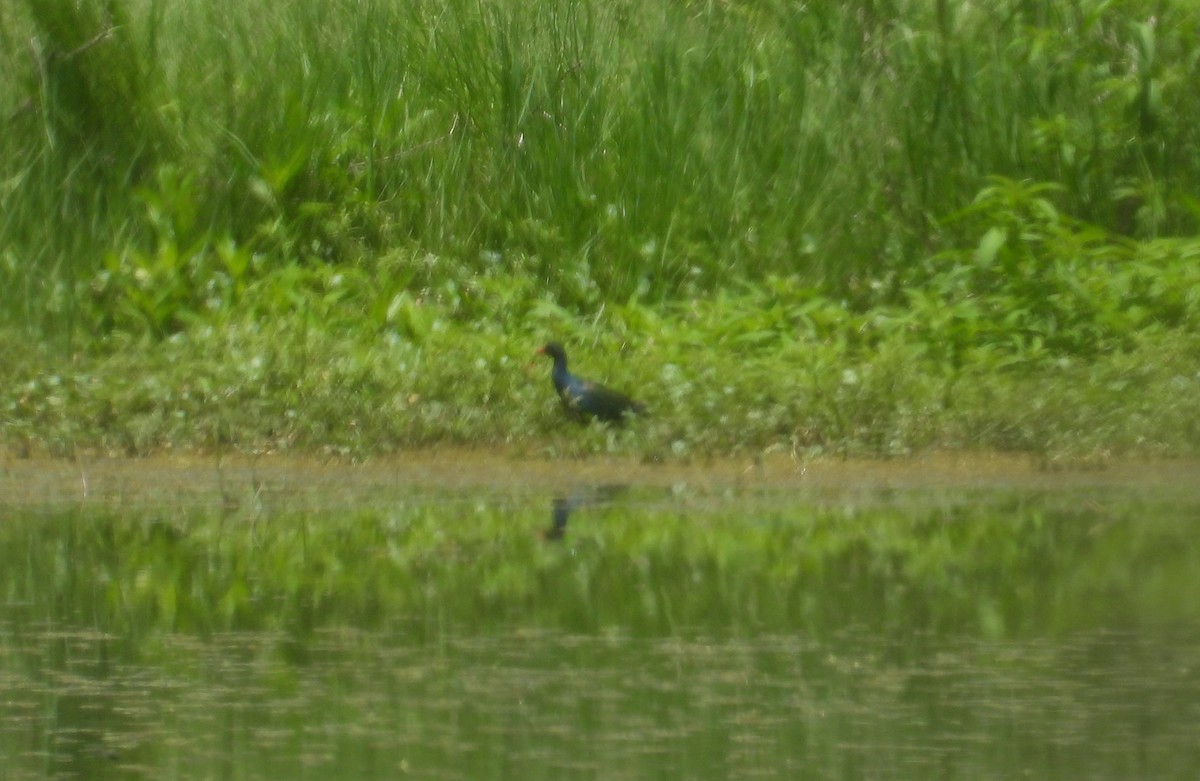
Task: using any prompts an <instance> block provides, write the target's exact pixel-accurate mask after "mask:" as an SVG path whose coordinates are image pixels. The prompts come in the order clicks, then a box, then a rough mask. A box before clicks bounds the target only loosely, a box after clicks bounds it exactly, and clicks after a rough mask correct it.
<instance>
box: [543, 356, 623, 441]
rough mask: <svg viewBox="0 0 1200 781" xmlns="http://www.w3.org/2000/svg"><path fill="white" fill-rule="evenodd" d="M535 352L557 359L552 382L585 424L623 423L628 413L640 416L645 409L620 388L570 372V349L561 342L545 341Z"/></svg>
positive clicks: (571, 412) (567, 407)
mask: <svg viewBox="0 0 1200 781" xmlns="http://www.w3.org/2000/svg"><path fill="white" fill-rule="evenodd" d="M536 354H537V355H548V356H550V357H551V358H553V359H554V368H553V369H551V370H550V381H551V382H553V383H554V391H555V392H556V393H557V394H558V398H559V401H561V402H562V406H563V409H564V410H566V413H567V415H569V416H570V417H572V418H574V419H576V420H578V421H580V422H584V423H586V422H587V421H588V420H591V419H593V418H594V419H596V420H600V421H603V422H605V423H618V424H620V423H623V422H624V421H625V417H626V416H627V415H639V414H642V413H644V412H645V411H646V407H645V405H643V404H642V403H641V402H637V401H634V400H633V399H631V398H629V397H628V396H626V395H625V394H624V393H621V392H620V391H615V390H613V389H612V388H606V387H604V386H603V385H601V384H600V383H598V382H592V381H591V380H585V379H583V378H582V377H577V376H575V375H574V374H571V372H570V371H569V370H568V369H567V351H566V350H564V349H563V346H562V345H561V344H559V343H558V342H546V344H544V345H542V346H541V347H539V348H538V349H537V353H536Z"/></svg>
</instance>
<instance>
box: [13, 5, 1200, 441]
mask: <svg viewBox="0 0 1200 781" xmlns="http://www.w3.org/2000/svg"><path fill="white" fill-rule="evenodd" d="M1197 41H1200V11H1197V10H1196V7H1195V6H1194V4H1192V3H1188V2H1183V1H1182V0H1177V1H1175V2H1153V3H1150V2H1136V1H1133V0H1127V1H1126V2H1120V3H1112V2H1100V1H1099V0H1075V2H1071V3H1066V4H1064V3H1051V2H1036V1H1034V2H1029V1H1028V0H1025V1H1022V2H1018V1H1017V0H1013V1H1012V2H1003V3H992V4H987V5H986V7H985V6H981V5H979V4H971V3H965V2H953V1H951V0H942V2H937V3H932V4H930V3H925V2H916V0H912V1H911V2H910V1H906V0H896V1H895V2H890V3H880V2H864V3H857V4H851V5H845V4H842V5H838V6H836V7H835V6H830V7H829V8H824V7H821V8H817V7H814V5H813V4H807V5H806V4H799V3H791V2H783V0H777V1H776V0H762V1H761V2H741V3H704V2H686V1H679V0H674V1H669V0H657V1H656V2H648V3H632V2H606V3H601V2H593V1H592V0H579V1H577V2H567V1H566V0H563V1H562V2H550V3H534V4H529V3H515V2H511V0H472V1H469V0H451V2H449V3H446V2H431V1H430V0H410V1H409V2H400V3H381V2H379V3H359V2H353V3H351V2H342V3H320V4H312V3H301V2H295V0H256V2H251V3H228V2H218V0H205V1H203V2H195V3H183V2H171V1H170V0H157V1H156V0H127V1H126V2H119V1H118V0H107V1H106V2H104V3H100V2H83V3H76V2H74V1H73V0H37V1H36V2H35V1H34V0H26V2H21V3H19V4H17V5H15V6H13V7H11V8H10V9H7V10H6V11H5V12H4V13H3V14H0V68H3V70H4V72H5V73H8V74H13V76H12V78H8V79H5V80H4V81H3V82H2V83H0V120H2V121H3V127H4V131H5V132H3V133H0V313H2V314H0V327H2V328H3V329H4V334H5V336H4V340H5V341H6V343H8V344H9V353H10V355H9V358H8V359H7V360H6V361H5V363H4V365H3V366H2V367H0V378H2V379H3V380H4V391H3V402H4V407H3V416H4V424H5V425H4V428H5V434H4V436H5V437H6V438H7V439H8V440H9V441H10V442H15V443H30V444H32V445H34V446H38V447H45V448H46V449H49V450H51V451H52V452H69V451H70V450H71V449H73V448H77V447H86V448H101V449H106V450H117V451H122V450H126V451H129V452H145V451H147V450H154V449H159V448H163V447H168V446H178V447H210V446H218V445H220V446H224V445H225V444H233V445H237V446H243V447H255V448H258V447H267V446H271V447H303V448H309V449H311V448H318V449H320V448H330V449H335V450H349V451H353V452H362V453H368V452H374V451H378V450H388V449H392V448H397V447H407V446H412V445H417V444H431V443H435V442H441V441H456V442H493V441H534V442H543V441H545V439H546V438H547V437H549V438H550V440H549V441H550V442H551V443H552V444H551V446H552V447H554V448H566V449H574V448H583V449H584V450H588V449H595V448H613V447H615V448H624V447H633V448H637V449H640V450H641V451H642V452H644V453H646V454H648V455H649V456H650V457H655V458H657V457H663V456H666V455H671V454H674V455H692V454H701V453H709V452H714V451H727V450H738V449H754V448H758V449H769V448H797V449H803V450H813V451H818V452H869V453H878V454H887V453H903V452H909V451H911V450H914V449H921V448H927V447H993V448H994V447H999V448H1016V449H1023V450H1025V449H1032V450H1036V451H1042V452H1058V451H1062V450H1066V451H1072V452H1073V451H1080V450H1082V451H1087V452H1091V451H1101V452H1126V451H1130V450H1133V451H1149V452H1169V453H1192V452H1194V451H1195V450H1196V448H1197V444H1198V442H1200V439H1198V438H1197V436H1196V431H1195V428H1196V427H1195V424H1194V423H1192V422H1191V421H1193V420H1195V416H1194V410H1193V409H1192V407H1193V406H1194V405H1191V404H1189V402H1188V401H1187V398H1186V397H1187V394H1192V395H1193V396H1194V392H1193V391H1194V386H1195V384H1196V382H1197V369H1196V364H1197V361H1196V350H1195V344H1196V336H1195V334H1196V328H1195V325H1196V315H1197V306H1198V305H1200V300H1198V299H1200V297H1198V295H1197V294H1196V293H1195V292H1194V291H1196V290H1198V289H1200V286H1198V285H1197V281H1198V280H1197V275H1198V272H1197V270H1196V267H1197V264H1196V262H1195V261H1196V259H1197V256H1198V255H1200V242H1198V241H1197V240H1195V239H1194V238H1191V237H1192V236H1193V235H1194V234H1195V233H1196V232H1197V227H1198V222H1200V201H1198V200H1197V196H1196V193H1197V192H1200V94H1197V92H1196V91H1195V90H1194V89H1192V88H1191V86H1192V85H1193V84H1194V83H1195V80H1196V77H1197V75H1198V74H1197V69H1198V68H1200V44H1197ZM548 336H554V337H556V338H560V339H562V340H564V341H566V342H567V343H568V345H569V347H570V349H571V351H572V355H573V357H576V358H577V360H578V363H579V365H580V367H581V368H584V369H586V370H588V371H589V373H591V374H593V375H599V376H601V377H603V378H605V379H610V380H612V381H613V382H614V384H618V385H625V386H626V387H629V388H633V389H637V390H638V392H639V393H640V394H641V395H644V396H645V397H646V399H647V401H649V402H650V404H651V405H652V406H653V407H654V408H655V410H656V414H655V416H654V417H653V418H652V419H651V420H650V421H648V422H646V423H644V424H643V425H640V426H639V427H638V429H637V430H636V431H635V432H633V433H626V434H619V435H614V434H611V433H605V432H600V431H596V432H592V433H590V434H587V435H584V437H583V443H582V444H580V443H578V442H576V441H575V439H574V438H571V439H568V438H567V435H563V434H559V433H558V429H557V425H558V423H559V421H558V420H557V419H556V418H555V417H554V416H553V410H552V409H551V410H546V409H545V407H546V400H545V393H546V389H545V387H543V386H545V385H546V381H545V378H544V377H543V376H541V374H542V373H543V372H542V369H543V368H544V367H541V368H539V370H538V372H536V373H534V375H529V374H526V373H523V372H521V371H520V370H519V369H518V368H517V367H518V366H519V365H521V364H522V363H523V362H524V361H525V357H526V355H527V354H528V353H529V352H530V351H531V350H532V347H533V346H536V344H538V343H540V341H541V340H542V339H544V338H546V337H548ZM55 378H57V380H56V379H55ZM1134 391H1136V394H1135V393H1134ZM574 434H575V432H572V435H574ZM19 447H21V448H24V447H25V444H19Z"/></svg>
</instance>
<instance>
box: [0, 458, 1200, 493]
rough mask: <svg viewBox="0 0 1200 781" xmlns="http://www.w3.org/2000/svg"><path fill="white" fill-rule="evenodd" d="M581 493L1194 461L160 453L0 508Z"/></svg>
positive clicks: (1171, 473)
mask: <svg viewBox="0 0 1200 781" xmlns="http://www.w3.org/2000/svg"><path fill="white" fill-rule="evenodd" d="M580 485H624V486H629V487H631V488H665V489H672V490H673V491H676V492H687V493H694V494H697V495H705V494H710V495H729V494H736V493H738V492H741V491H746V490H765V491H788V492H793V491H794V492H801V493H804V492H808V493H811V494H812V495H813V496H814V497H816V496H818V495H839V494H848V493H855V492H858V493H862V492H875V493H879V492H889V491H904V490H930V489H964V490H965V489H981V490H989V489H1045V490H1052V489H1075V490H1078V489H1088V488H1095V489H1106V488H1120V487H1127V488H1139V489H1151V490H1156V491H1157V490H1163V489H1169V490H1175V489H1178V490H1184V491H1190V492H1195V491H1196V490H1197V489H1196V486H1200V460H1194V459H1187V460H1165V459H1164V460H1120V459H1110V460H1104V461H1100V462H1087V463H1076V464H1048V463H1045V462H1043V461H1040V460H1039V459H1036V458H1032V457H1029V456H1017V455H1003V454H977V453H968V454H963V453H933V454H926V455H918V456H912V457H909V458H903V459H889V460H842V459H817V460H799V459H794V458H792V457H790V456H787V455H775V456H768V457H760V458H751V457H746V458H737V457H729V458H720V459H711V460H705V461H703V462H694V463H678V462H672V463H666V464H653V463H649V464H648V463H641V462H639V461H638V460H636V459H633V458H627V457H602V456H593V457H588V458H563V459H553V458H547V457H541V456H530V455H528V454H522V453H515V452H504V451H495V450H488V451H484V450H473V449H461V448H439V449H431V450H423V451H414V452H411V453H406V454H403V455H393V456H387V457H380V458H373V459H370V460H368V461H364V462H361V463H346V462H340V461H336V460H334V461H331V460H320V459H316V458H305V457H296V456H290V455H289V456H277V455H265V456H259V457H254V456H245V455H236V456H221V457H217V456H201V455H163V456H155V457H149V458H111V457H99V458H80V459H76V460H57V459H42V458H33V459H14V458H7V459H5V460H3V461H0V505H4V506H29V505H43V504H63V503H76V502H83V503H104V504H125V503H130V504H135V505H141V504H162V503H168V504H193V503H195V504H208V503H211V502H213V501H219V502H221V503H222V504H225V505H241V504H244V503H246V502H252V501H257V500H261V499H262V498H263V497H266V496H271V497H276V498H278V497H290V498H291V499H292V500H294V501H297V502H300V503H302V504H311V503H317V504H322V505H325V504H335V503H350V504H355V503H357V502H358V501H363V502H368V503H369V502H370V501H372V500H373V499H379V500H388V499H401V498H404V497H411V496H413V495H420V494H443V495H445V494H452V495H454V494H457V495H460V496H463V497H465V496H467V495H468V494H494V493H497V492H505V493H542V492H545V493H553V492H556V491H565V490H570V489H572V488H573V487H576V486H580Z"/></svg>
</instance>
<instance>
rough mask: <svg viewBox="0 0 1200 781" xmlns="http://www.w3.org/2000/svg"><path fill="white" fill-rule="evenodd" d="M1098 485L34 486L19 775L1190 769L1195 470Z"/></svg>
mask: <svg viewBox="0 0 1200 781" xmlns="http://www.w3.org/2000/svg"><path fill="white" fill-rule="evenodd" d="M267 482H269V481H267ZM1106 483H1120V481H1106V480H1104V479H1103V478H1101V479H1097V480H1089V481H1087V483H1086V485H1078V484H1076V485H1074V486H1071V485H1069V484H1067V485H1066V486H1065V487H1061V488H1053V487H1049V486H1047V485H1036V486H1029V485H1024V484H1014V485H1002V486H997V485H996V484H994V483H991V484H989V485H987V486H986V487H984V488H980V487H978V486H976V485H952V486H938V487H936V489H933V488H930V487H929V486H923V487H920V488H919V489H914V490H907V489H904V488H899V489H898V488H896V487H895V486H888V487H887V488H886V490H879V491H872V492H866V493H864V492H862V491H861V490H855V491H843V490H837V489H829V490H822V491H810V490H799V491H797V490H785V489H781V488H780V487H778V486H769V487H766V488H762V489H753V488H748V489H742V490H737V491H732V492H730V491H726V490H724V489H721V490H711V491H704V490H699V489H686V488H678V487H677V488H675V489H671V488H670V487H669V486H666V487H663V486H653V485H634V486H632V487H628V486H620V485H615V484H612V483H597V482H584V483H578V482H577V483H575V484H573V485H566V486H561V487H554V488H553V489H552V490H540V489H538V488H536V487H534V486H531V485H528V484H526V485H522V486H519V487H517V488H515V489H512V490H496V489H495V488H494V487H492V488H488V489H485V488H477V489H474V490H470V491H463V490H455V491H452V492H447V491H436V490H431V489H423V490H420V491H411V490H406V489H405V487H403V486H399V487H396V486H393V487H392V488H390V489H388V490H386V491H384V490H378V491H372V490H358V491H357V494H356V495H357V496H359V497H360V498H359V500H358V501H355V500H353V499H351V498H348V495H347V494H346V493H343V494H340V495H338V498H337V499H336V501H315V500H314V499H313V495H311V494H310V495H307V498H306V499H305V500H304V501H291V500H289V498H288V497H289V494H288V493H287V492H271V491H267V490H264V485H263V484H262V482H258V483H255V485H254V487H253V488H252V489H250V488H247V489H246V490H245V491H241V492H240V493H238V494H237V496H236V497H235V498H236V499H237V501H230V497H229V496H228V495H227V494H225V493H222V494H221V495H216V494H211V495H209V494H205V493H204V492H200V493H198V494H188V495H187V496H186V497H185V498H183V499H180V498H179V497H180V494H179V492H178V491H168V492H166V493H165V494H163V495H161V496H159V501H150V500H147V499H146V498H145V497H141V498H139V500H138V501H136V502H123V501H119V500H116V499H114V497H115V496H117V494H114V493H109V494H105V495H103V496H102V497H99V498H98V495H97V494H96V493H93V494H92V495H91V497H90V499H89V501H85V502H81V503H80V502H76V501H50V500H47V499H45V497H43V499H42V500H38V501H34V500H32V499H30V500H29V501H25V502H17V501H14V500H12V499H11V497H10V499H9V501H8V502H7V506H5V507H4V508H3V509H4V517H3V520H2V521H0V564H2V570H0V586H2V588H3V590H2V592H0V596H2V602H0V756H2V757H3V763H2V764H0V781H9V780H10V779H11V780H14V781H15V780H16V779H40V778H88V779H92V778H97V779H104V778H154V779H163V778H167V779H170V778H179V779H193V778H195V779H208V778H227V779H257V778H264V779H268V778H270V779H273V778H295V779H334V778H337V779H342V778H354V779H359V778H402V777H412V778H422V779H543V778H545V779H550V778H554V779H562V778H589V779H626V778H629V779H633V778H637V779H642V778H671V779H679V778H688V779H710V778H711V779H731V778H734V779H741V778H746V779H760V778H788V779H791V778H801V779H808V778H811V779H930V778H944V779H958V778H962V779H992V778H994V779H1011V778H1038V779H1081V778H1087V779H1130V778H1138V779H1174V778H1180V779H1183V778H1187V779H1191V778H1194V777H1195V776H1196V772H1197V769H1198V768H1200V740H1197V736H1198V735H1200V599H1198V597H1200V536H1198V535H1197V534H1196V531H1197V526H1196V522H1197V520H1198V519H1200V516H1198V515H1197V510H1198V509H1200V497H1198V496H1197V495H1196V494H1195V492H1194V490H1192V489H1187V488H1184V489H1180V490H1164V488H1163V486H1161V485H1160V486H1154V487H1152V488H1150V489H1139V488H1138V487H1137V486H1136V485H1135V486H1130V485H1126V484H1116V485H1106ZM355 488H356V490H357V489H361V488H362V486H356V487H355ZM376 488H378V486H376ZM351 493H353V492H351ZM122 495H124V494H122ZM299 495H300V494H299V493H296V494H291V495H290V496H292V498H295V496H299Z"/></svg>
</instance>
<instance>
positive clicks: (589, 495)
mask: <svg viewBox="0 0 1200 781" xmlns="http://www.w3.org/2000/svg"><path fill="white" fill-rule="evenodd" d="M627 488H628V486H626V485H598V486H586V487H584V488H579V489H577V490H575V491H573V492H571V493H570V494H568V495H566V496H556V497H554V501H552V502H551V503H550V525H549V526H547V527H546V528H545V529H542V531H541V535H542V539H544V540H546V541H548V542H552V541H556V540H561V539H563V538H564V537H566V536H567V520H568V519H569V518H570V517H571V514H572V513H574V512H575V511H576V510H578V509H579V508H580V507H587V506H589V505H598V504H607V503H608V502H611V501H612V500H613V499H614V498H615V497H616V496H617V495H618V494H620V493H622V492H623V491H625V490H626V489H627Z"/></svg>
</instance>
